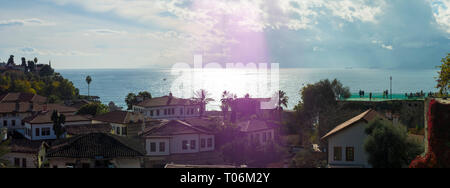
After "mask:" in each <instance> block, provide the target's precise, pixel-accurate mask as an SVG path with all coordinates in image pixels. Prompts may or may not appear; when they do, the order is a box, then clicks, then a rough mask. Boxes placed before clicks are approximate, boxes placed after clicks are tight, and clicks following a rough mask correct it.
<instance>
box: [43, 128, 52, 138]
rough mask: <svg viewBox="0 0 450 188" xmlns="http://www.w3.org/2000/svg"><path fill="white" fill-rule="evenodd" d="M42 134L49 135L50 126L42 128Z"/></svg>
mask: <svg viewBox="0 0 450 188" xmlns="http://www.w3.org/2000/svg"><path fill="white" fill-rule="evenodd" d="M41 135H42V136H50V128H42V133H41Z"/></svg>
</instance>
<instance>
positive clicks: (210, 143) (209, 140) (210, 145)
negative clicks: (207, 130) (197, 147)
mask: <svg viewBox="0 0 450 188" xmlns="http://www.w3.org/2000/svg"><path fill="white" fill-rule="evenodd" d="M212 141H213V140H212V138H208V148H211V147H212Z"/></svg>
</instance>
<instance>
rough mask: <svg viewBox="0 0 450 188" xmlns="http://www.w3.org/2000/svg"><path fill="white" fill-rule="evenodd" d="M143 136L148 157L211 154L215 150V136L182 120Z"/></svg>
mask: <svg viewBox="0 0 450 188" xmlns="http://www.w3.org/2000/svg"><path fill="white" fill-rule="evenodd" d="M141 136H142V137H143V138H144V139H145V150H146V154H147V156H168V155H173V154H192V153H200V152H210V151H214V149H215V137H214V134H213V133H211V132H209V131H207V130H205V129H204V128H201V127H198V126H193V125H190V124H188V123H186V122H183V121H181V120H171V121H166V122H163V123H162V124H161V125H159V126H154V127H151V128H150V129H148V130H146V131H145V132H144V133H143V134H141Z"/></svg>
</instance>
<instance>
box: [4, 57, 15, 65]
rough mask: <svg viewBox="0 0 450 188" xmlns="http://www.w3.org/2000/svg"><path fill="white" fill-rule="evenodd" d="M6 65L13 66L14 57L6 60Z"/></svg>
mask: <svg viewBox="0 0 450 188" xmlns="http://www.w3.org/2000/svg"><path fill="white" fill-rule="evenodd" d="M6 65H9V66H12V65H15V63H14V55H10V56H9V59H8V63H7V64H6Z"/></svg>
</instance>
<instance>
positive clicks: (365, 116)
mask: <svg viewBox="0 0 450 188" xmlns="http://www.w3.org/2000/svg"><path fill="white" fill-rule="evenodd" d="M377 117H379V118H383V116H382V115H380V114H379V113H378V112H376V111H375V110H372V109H370V110H367V111H365V112H363V113H362V114H359V115H357V116H355V117H354V118H352V119H349V120H347V121H346V122H344V123H342V124H340V125H338V126H336V127H335V128H334V129H333V130H331V131H330V132H328V133H327V134H326V135H325V136H323V137H322V138H321V139H325V138H327V137H329V136H331V135H334V134H336V133H337V132H339V131H342V130H344V129H346V128H348V127H351V126H352V125H355V124H356V123H358V122H360V121H365V122H370V121H372V120H374V119H375V118H377Z"/></svg>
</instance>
